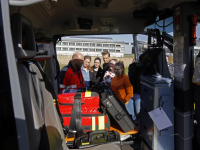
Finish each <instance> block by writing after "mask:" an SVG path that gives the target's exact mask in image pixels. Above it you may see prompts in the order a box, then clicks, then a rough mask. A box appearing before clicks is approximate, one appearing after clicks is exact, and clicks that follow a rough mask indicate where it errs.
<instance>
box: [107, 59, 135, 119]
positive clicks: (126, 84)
mask: <svg viewBox="0 0 200 150" xmlns="http://www.w3.org/2000/svg"><path fill="white" fill-rule="evenodd" d="M124 71H125V69H124V63H123V61H119V62H117V63H116V64H115V66H114V72H115V77H114V78H113V79H112V82H111V84H110V87H111V89H112V91H113V92H114V93H115V95H116V96H117V97H118V99H119V100H120V101H121V102H122V103H123V104H125V107H126V109H127V111H128V112H129V114H131V115H132V119H133V117H134V116H133V115H134V108H133V100H132V99H131V98H132V97H133V86H132V84H131V83H130V81H129V77H128V76H127V75H126V74H125V73H124Z"/></svg>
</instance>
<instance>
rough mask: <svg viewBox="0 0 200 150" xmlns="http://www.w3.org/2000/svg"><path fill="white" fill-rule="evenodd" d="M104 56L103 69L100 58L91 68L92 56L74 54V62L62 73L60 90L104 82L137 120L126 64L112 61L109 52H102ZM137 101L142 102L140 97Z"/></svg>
mask: <svg viewBox="0 0 200 150" xmlns="http://www.w3.org/2000/svg"><path fill="white" fill-rule="evenodd" d="M102 56H103V61H104V64H103V69H102V68H101V66H100V65H101V59H100V58H99V57H96V58H95V59H94V65H93V66H91V65H90V63H91V56H89V55H86V56H83V55H82V54H81V53H79V52H76V53H74V54H73V56H72V60H70V62H69V63H68V65H67V66H65V67H63V68H62V69H61V71H60V75H59V85H60V90H63V89H66V88H67V89H78V88H80V87H93V85H94V84H95V83H99V82H104V83H105V84H108V85H110V88H111V89H112V91H113V92H114V94H115V95H116V96H117V97H118V99H119V100H120V101H121V103H123V104H124V105H125V107H126V109H127V111H128V112H129V113H130V114H131V115H132V119H133V120H135V119H136V115H135V112H134V101H135V100H134V96H133V86H132V84H131V83H130V81H129V77H128V76H127V75H126V74H125V68H124V63H123V62H122V61H118V60H117V59H111V60H110V53H109V52H102ZM136 99H139V100H140V98H139V97H137V98H136ZM139 109H140V106H139ZM137 113H139V112H138V108H136V114H137Z"/></svg>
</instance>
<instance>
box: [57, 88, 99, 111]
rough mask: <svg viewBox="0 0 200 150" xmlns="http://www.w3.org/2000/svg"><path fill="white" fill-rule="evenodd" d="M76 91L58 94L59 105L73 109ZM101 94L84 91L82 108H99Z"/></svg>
mask: <svg viewBox="0 0 200 150" xmlns="http://www.w3.org/2000/svg"><path fill="white" fill-rule="evenodd" d="M75 95H76V93H62V94H59V95H58V105H59V108H60V109H62V108H63V109H66V108H68V109H72V106H73V104H74V96H75ZM99 102H100V100H99V94H98V93H96V92H91V91H87V92H82V96H81V109H88V108H91V109H98V108H99Z"/></svg>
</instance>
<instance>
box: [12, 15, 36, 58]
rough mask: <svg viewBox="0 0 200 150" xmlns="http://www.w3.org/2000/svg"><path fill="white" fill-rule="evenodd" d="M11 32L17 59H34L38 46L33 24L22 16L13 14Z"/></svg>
mask: <svg viewBox="0 0 200 150" xmlns="http://www.w3.org/2000/svg"><path fill="white" fill-rule="evenodd" d="M11 31H12V39H13V45H14V50H15V57H16V58H18V59H26V58H27V59H28V58H34V57H35V56H36V46H35V36H34V30H33V25H32V22H31V21H30V20H28V19H27V18H25V17H24V16H22V15H21V14H13V15H12V16H11Z"/></svg>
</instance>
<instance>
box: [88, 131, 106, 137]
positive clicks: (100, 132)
mask: <svg viewBox="0 0 200 150" xmlns="http://www.w3.org/2000/svg"><path fill="white" fill-rule="evenodd" d="M96 134H103V135H104V137H107V136H108V131H106V130H98V131H93V132H91V133H90V135H89V137H90V138H92V136H94V135H96Z"/></svg>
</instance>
